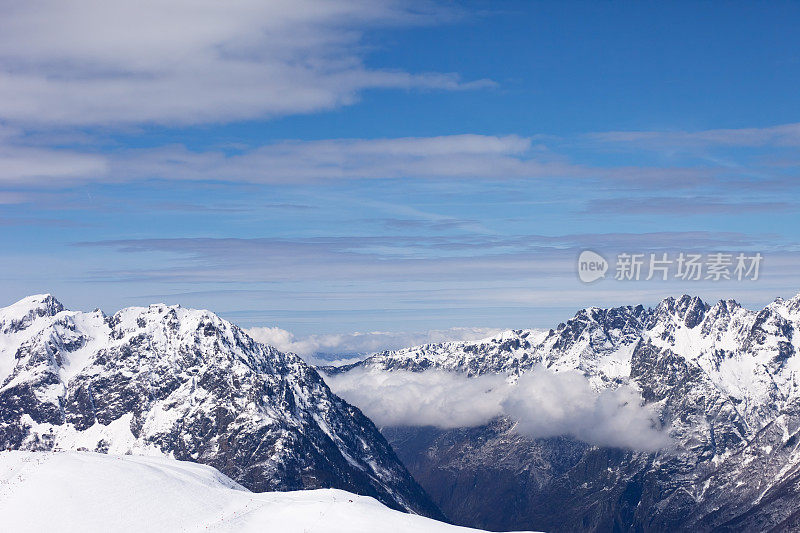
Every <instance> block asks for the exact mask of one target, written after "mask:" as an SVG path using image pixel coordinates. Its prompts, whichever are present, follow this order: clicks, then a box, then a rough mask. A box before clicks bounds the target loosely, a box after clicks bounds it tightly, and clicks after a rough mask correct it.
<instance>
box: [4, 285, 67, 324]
mask: <svg viewBox="0 0 800 533" xmlns="http://www.w3.org/2000/svg"><path fill="white" fill-rule="evenodd" d="M64 310H65V309H64V306H63V305H62V304H61V302H59V301H58V300H56V299H55V298H54V297H53V296H52V295H51V294H34V295H31V296H27V297H25V298H23V299H21V300H19V301H17V302H14V303H13V304H11V305H9V306H8V307H3V308H2V309H0V331H1V332H3V333H9V332H14V331H21V330H23V329H25V328H27V327H28V326H29V325H30V324H31V323H32V322H33V321H34V320H36V319H37V318H39V317H46V316H47V317H52V316H55V315H57V314H58V313H60V312H62V311H64Z"/></svg>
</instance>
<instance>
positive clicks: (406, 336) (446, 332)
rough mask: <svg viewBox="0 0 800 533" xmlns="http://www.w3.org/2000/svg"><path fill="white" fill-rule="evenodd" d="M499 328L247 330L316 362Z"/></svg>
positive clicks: (472, 337) (488, 333) (469, 336)
mask: <svg viewBox="0 0 800 533" xmlns="http://www.w3.org/2000/svg"><path fill="white" fill-rule="evenodd" d="M500 331H501V330H499V329H494V328H464V327H461V328H450V329H438V330H430V331H424V332H415V333H410V332H387V331H369V332H363V333H359V332H355V333H345V334H330V335H309V336H307V337H303V338H299V339H298V338H297V337H295V336H294V334H292V333H291V332H289V331H286V330H285V329H281V328H278V327H255V328H250V329H248V330H247V333H248V334H249V335H250V336H251V337H253V338H254V339H255V340H257V341H259V342H262V343H264V344H268V345H270V346H274V347H275V348H277V349H279V350H281V351H284V352H293V353H296V354H298V355H300V356H302V357H306V358H310V359H312V360H313V361H314V362H317V359H316V358H313V357H312V356H314V355H321V354H325V355H327V356H331V355H334V356H335V355H342V356H347V355H358V354H370V353H375V352H380V351H383V350H397V349H400V348H405V347H408V346H418V345H420V344H427V343H432V342H433V343H435V342H446V341H470V340H477V339H482V338H485V337H490V336H492V335H495V334H497V333H499V332H500Z"/></svg>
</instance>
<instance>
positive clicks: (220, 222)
mask: <svg viewBox="0 0 800 533" xmlns="http://www.w3.org/2000/svg"><path fill="white" fill-rule="evenodd" d="M798 24H800V5H798V4H797V3H793V2H786V3H781V2H771V3H769V4H764V3H756V2H749V3H745V2H741V3H738V2H724V3H723V2H719V3H717V2H704V3H695V2H672V3H669V4H667V3H661V4H656V3H636V4H634V3H630V2H602V3H600V2H597V3H590V2H505V1H501V2H470V1H464V2H393V1H391V0H385V1H369V2H367V1H360V0H355V1H345V0H332V1H328V2H321V1H317V0H304V1H302V2H298V1H291V2H290V1H288V0H286V1H282V0H276V1H273V2H256V1H250V0H237V1H233V2H230V3H226V4H225V6H223V7H220V4H218V3H217V2H213V1H210V0H209V1H200V2H188V1H185V2H184V1H175V2H155V1H153V2H143V3H137V4H136V5H129V3H125V2H117V1H108V2H102V3H99V2H93V1H88V0H86V1H77V2H70V3H69V5H66V4H64V3H60V2H55V1H54V0H39V1H36V2H24V3H23V2H12V3H6V4H4V5H3V6H2V7H0V245H2V250H3V251H2V261H0V279H2V283H0V298H2V301H6V302H8V303H10V302H12V301H14V300H16V299H18V298H20V297H22V296H24V295H26V294H30V293H38V292H52V293H53V294H55V295H56V296H57V297H58V298H59V299H61V300H62V301H64V303H65V304H66V305H68V306H69V307H73V308H87V309H88V308H94V307H101V308H102V309H104V310H105V311H107V312H113V311H115V310H116V309H119V308H121V307H124V306H128V305H143V304H147V303H152V302H155V301H165V302H168V303H181V304H183V305H187V306H194V307H204V308H210V309H212V310H214V311H217V312H219V313H220V314H221V315H223V316H224V317H226V318H229V319H231V320H233V321H235V322H237V323H240V324H242V325H244V326H248V327H251V326H263V327H272V328H280V332H281V334H282V335H284V336H285V335H289V334H288V333H286V332H292V333H293V334H294V335H295V336H296V339H305V338H307V337H308V336H310V335H317V336H320V335H327V336H328V337H326V339H329V340H328V341H326V342H327V344H326V343H322V345H324V348H325V349H326V350H328V349H329V350H331V351H337V349H338V348H337V346H336V341H335V340H330V339H331V338H334V337H335V336H336V335H345V337H346V335H348V334H351V333H352V332H356V331H357V332H371V331H382V332H394V334H396V337H393V338H392V340H391V342H394V343H400V344H402V343H403V342H405V341H406V340H409V339H413V340H414V341H419V340H421V339H422V340H424V339H425V338H436V339H438V338H441V337H442V336H444V337H446V336H447V333H446V332H447V331H448V330H449V329H450V328H455V327H458V328H462V329H459V330H453V331H455V333H453V334H452V336H453V337H454V338H461V337H464V336H469V331H476V332H477V333H475V334H479V333H480V334H483V333H485V332H486V331H489V330H490V329H493V328H509V327H514V328H518V327H550V326H553V325H555V324H557V323H558V322H560V321H562V320H564V319H566V318H568V317H569V316H570V315H571V314H572V313H573V312H574V311H575V309H577V308H580V307H584V306H587V305H603V306H605V305H619V304H628V303H630V304H635V303H640V302H641V303H645V304H652V303H654V302H656V301H658V300H659V299H661V298H663V297H665V296H668V295H674V294H681V293H684V292H688V293H694V294H699V295H701V296H703V297H705V298H708V299H710V300H715V299H718V298H723V297H734V298H737V299H739V300H740V301H742V302H743V303H745V304H747V305H750V306H759V305H764V304H766V303H767V302H769V301H770V300H772V299H773V298H774V297H777V296H784V297H789V296H792V295H794V294H795V293H797V292H799V291H800V276H798V275H797V274H796V271H797V268H796V266H797V264H798V263H797V261H798V254H799V253H800V250H799V249H798V248H799V246H798V241H799V239H798V237H799V235H800V229H798V228H800V225H799V224H798V222H799V221H800V220H799V217H798V209H799V208H798V206H797V203H798V202H797V200H798V198H799V197H800V189H799V184H798V180H797V173H798V170H799V169H800V155H798V149H799V148H800V98H798V94H797V87H798V86H800V36H798V32H797V31H796V28H797V27H798ZM583 249H592V250H596V251H598V252H600V253H602V254H604V255H605V256H606V257H608V258H609V259H612V258H613V257H614V256H615V254H617V253H619V252H621V251H628V252H639V253H645V254H649V253H651V252H653V253H655V252H658V253H661V252H669V253H671V254H673V253H674V254H677V253H679V252H680V251H695V252H698V253H703V254H708V253H712V252H717V251H725V252H731V253H736V252H747V253H755V252H756V251H758V252H761V253H762V254H764V257H765V259H764V264H763V272H762V276H761V278H760V279H759V280H757V281H748V282H746V281H729V282H710V281H709V282H706V281H697V282H687V281H680V280H674V279H673V280H670V281H668V282H658V281H655V280H652V281H647V282H646V281H639V282H632V281H627V282H626V281H615V280H613V279H605V280H602V281H599V282H597V283H595V284H591V285H585V284H582V283H580V282H579V281H578V279H577V276H576V271H575V269H576V266H575V263H576V257H577V254H578V253H579V252H580V251H581V250H583ZM470 328H473V329H470ZM284 330H285V331H284ZM428 330H436V331H437V333H436V334H435V335H432V336H430V337H425V333H424V332H426V331H428ZM277 331H278V330H277V329H276V330H274V331H273V333H274V332H277ZM400 332H402V333H403V334H408V335H407V336H406V337H404V336H403V335H401V333H400ZM315 338H318V337H315ZM336 338H338V337H336ZM346 338H349V339H351V338H352V336H351V337H346ZM379 345H380V342H378V343H377V344H370V348H374V347H376V346H378V347H379ZM348 349H349V348H348ZM340 351H346V349H344V348H342V349H341V350H340Z"/></svg>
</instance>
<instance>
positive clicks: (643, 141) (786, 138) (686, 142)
mask: <svg viewBox="0 0 800 533" xmlns="http://www.w3.org/2000/svg"><path fill="white" fill-rule="evenodd" d="M587 137H588V138H590V139H592V140H595V141H600V142H604V143H619V144H628V145H636V146H639V147H653V148H659V149H663V148H675V147H698V146H702V147H711V146H728V147H765V146H775V147H797V146H800V123H794V124H780V125H777V126H769V127H764V128H731V129H713V130H699V131H608V132H601V133H592V134H589V135H587Z"/></svg>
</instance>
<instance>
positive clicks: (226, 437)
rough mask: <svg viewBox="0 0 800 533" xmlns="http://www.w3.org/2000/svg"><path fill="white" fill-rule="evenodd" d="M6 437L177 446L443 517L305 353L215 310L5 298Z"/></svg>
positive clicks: (30, 444)
mask: <svg viewBox="0 0 800 533" xmlns="http://www.w3.org/2000/svg"><path fill="white" fill-rule="evenodd" d="M0 449H20V450H54V449H88V450H90V451H99V452H112V453H117V454H127V453H133V454H143V455H166V456H171V457H174V458H176V459H181V460H189V461H195V462H199V463H203V464H208V465H211V466H214V467H215V468H217V469H218V470H220V471H222V472H223V473H225V474H226V475H228V476H230V477H231V478H233V479H234V480H236V481H238V482H239V483H241V484H242V485H244V486H246V487H247V488H249V489H251V490H254V491H267V490H281V491H282V490H294V489H305V488H320V487H331V488H340V489H344V490H348V491H351V492H356V493H359V494H364V495H369V496H373V497H375V498H377V499H379V500H380V501H382V502H384V503H386V504H387V505H389V506H391V507H394V508H397V509H403V510H409V511H413V512H416V513H420V514H425V515H428V516H432V517H435V518H441V514H440V512H439V511H438V509H437V508H436V506H435V505H434V504H433V503H432V502H431V501H430V499H429V498H428V497H427V495H426V494H425V492H424V491H423V490H422V489H421V488H420V487H419V485H417V483H416V482H415V481H414V480H413V479H412V478H411V476H410V475H409V473H408V472H407V470H406V469H405V468H404V467H403V465H402V464H401V463H400V462H399V461H398V460H397V458H396V456H395V454H394V452H393V451H392V449H391V448H390V446H389V445H388V444H387V442H386V440H385V439H384V438H383V437H382V436H381V435H380V433H379V432H378V431H377V429H376V428H375V427H374V425H373V424H372V422H371V421H370V420H368V419H367V418H366V417H365V416H363V415H362V414H361V412H360V411H359V410H358V409H356V408H354V407H353V406H351V405H349V404H347V403H346V402H344V401H343V400H341V399H340V398H338V397H337V396H335V395H334V394H333V393H331V391H330V390H329V389H328V387H327V386H326V385H325V383H324V381H323V380H322V379H321V378H320V376H319V375H318V374H317V372H316V371H315V370H313V369H312V368H310V367H308V366H307V365H306V364H305V363H304V362H303V361H302V360H301V359H300V358H298V357H297V356H295V355H292V354H285V353H281V352H279V351H277V350H275V349H274V348H271V347H268V346H265V345H262V344H259V343H257V342H255V341H253V340H252V339H251V338H250V337H248V336H247V335H246V334H245V333H244V332H243V331H242V330H241V329H239V328H238V327H236V326H234V325H232V324H230V323H228V322H226V321H225V320H222V319H221V318H219V317H218V316H216V315H214V314H213V313H210V312H208V311H197V310H191V309H184V308H181V307H178V306H165V305H152V306H150V307H141V308H129V309H123V310H122V311H119V312H118V313H116V314H115V315H113V316H110V317H106V316H105V315H103V313H101V312H100V311H96V312H94V313H80V312H72V311H67V310H65V309H64V307H63V306H62V305H61V304H60V303H59V302H58V301H57V300H55V299H54V298H53V297H52V296H49V295H41V296H33V297H29V298H26V299H24V300H22V301H20V302H17V303H16V304H14V305H12V306H10V307H7V308H4V309H0Z"/></svg>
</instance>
